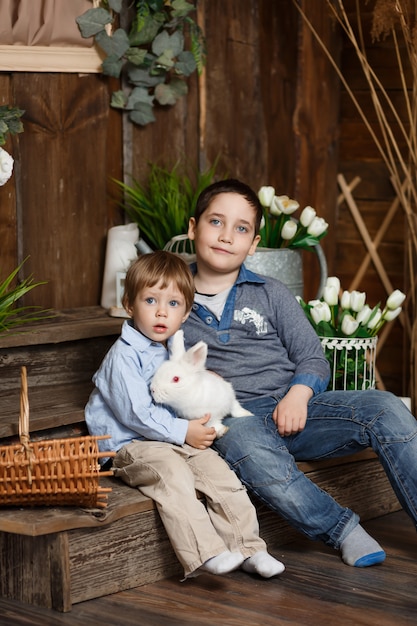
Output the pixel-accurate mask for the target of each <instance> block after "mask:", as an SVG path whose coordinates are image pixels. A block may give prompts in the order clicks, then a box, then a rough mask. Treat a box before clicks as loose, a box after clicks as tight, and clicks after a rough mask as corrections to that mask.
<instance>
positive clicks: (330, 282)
mask: <svg viewBox="0 0 417 626" xmlns="http://www.w3.org/2000/svg"><path fill="white" fill-rule="evenodd" d="M326 285H327V286H328V287H334V288H335V289H336V291H337V293H339V291H340V280H339V278H338V277H337V276H328V278H327V280H326Z"/></svg>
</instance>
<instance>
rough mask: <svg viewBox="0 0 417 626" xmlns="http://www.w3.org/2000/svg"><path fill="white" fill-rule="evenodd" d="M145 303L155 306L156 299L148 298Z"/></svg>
mask: <svg viewBox="0 0 417 626" xmlns="http://www.w3.org/2000/svg"><path fill="white" fill-rule="evenodd" d="M145 302H146V303H147V304H155V298H151V297H149V298H146V300H145Z"/></svg>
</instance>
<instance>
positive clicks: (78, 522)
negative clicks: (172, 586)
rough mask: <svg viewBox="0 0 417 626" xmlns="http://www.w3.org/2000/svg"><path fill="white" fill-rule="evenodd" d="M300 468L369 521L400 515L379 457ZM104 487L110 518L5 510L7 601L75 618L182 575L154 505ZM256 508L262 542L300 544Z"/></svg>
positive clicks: (2, 576)
mask: <svg viewBox="0 0 417 626" xmlns="http://www.w3.org/2000/svg"><path fill="white" fill-rule="evenodd" d="M299 466H300V468H301V469H302V470H303V471H305V472H306V474H307V475H308V476H309V477H310V478H311V479H312V480H314V481H315V482H316V483H317V484H318V485H319V486H320V487H322V488H323V489H325V490H327V491H328V492H329V493H330V494H331V495H333V496H334V497H335V498H336V499H337V500H338V501H339V502H340V503H341V504H342V505H343V506H349V507H351V508H352V509H354V510H355V511H356V512H357V513H358V514H359V515H360V516H361V518H362V520H367V519H372V518H374V517H379V516H380V515H383V514H386V513H391V512H394V511H398V510H400V506H399V504H398V501H397V499H396V497H395V495H394V493H393V491H392V489H391V486H390V484H389V482H388V480H387V478H386V476H385V473H384V472H383V470H382V468H381V466H380V464H379V462H378V460H377V459H376V458H375V455H374V454H373V453H372V452H371V451H368V450H367V451H364V452H362V453H360V454H356V455H353V456H351V457H347V458H345V459H339V460H336V459H335V460H331V461H319V462H315V463H308V464H306V463H300V464H299ZM101 484H102V486H111V487H112V492H111V493H110V494H109V503H108V507H107V509H104V510H103V509H91V510H85V509H80V508H75V507H54V508H48V507H34V508H19V509H17V508H13V507H7V508H3V509H1V510H0V595H1V596H3V597H7V598H14V599H15V600H18V601H22V602H27V603H30V604H38V605H40V606H44V607H53V608H55V609H57V610H59V611H69V610H71V606H72V604H75V603H78V602H82V601H84V600H88V599H91V598H95V597H99V596H102V595H107V594H111V593H115V592H117V591H121V590H123V589H130V588H133V587H137V586H139V585H143V584H146V583H150V582H155V581H157V580H161V579H163V578H167V577H169V576H173V575H178V576H181V575H182V572H181V567H180V565H179V563H178V561H177V559H176V557H175V554H174V552H173V550H172V548H171V545H170V543H169V540H168V537H167V535H166V532H165V529H164V527H163V525H162V523H161V520H160V518H159V515H158V513H157V510H156V507H155V505H154V503H153V501H152V500H150V499H149V498H146V497H145V496H143V495H142V494H141V493H140V492H139V491H138V490H136V489H133V488H131V487H128V486H126V485H124V484H123V483H121V482H120V481H119V480H118V479H116V478H105V479H102V481H101ZM370 485H371V492H370ZM370 493H371V495H372V497H370ZM253 502H254V504H255V506H256V509H257V513H258V518H259V524H260V533H261V536H262V537H263V538H264V539H265V541H266V542H267V544H268V545H269V546H270V547H272V546H275V547H277V546H280V545H283V544H286V543H289V542H291V541H293V540H294V539H296V538H297V536H298V535H297V532H296V531H295V530H294V529H292V528H291V527H290V526H289V525H288V524H287V523H286V522H285V521H284V520H283V519H281V518H280V517H279V516H278V515H277V514H276V513H273V512H272V511H271V510H269V509H268V508H267V507H266V506H265V505H263V504H261V503H260V502H258V501H257V500H256V498H253ZM115 563H117V564H119V565H120V564H122V565H120V567H119V566H117V567H115ZM22 580H25V581H26V583H25V585H22V584H21V581H22Z"/></svg>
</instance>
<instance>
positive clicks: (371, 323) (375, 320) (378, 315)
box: [367, 309, 382, 330]
mask: <svg viewBox="0 0 417 626" xmlns="http://www.w3.org/2000/svg"><path fill="white" fill-rule="evenodd" d="M381 317H382V311H381V310H380V309H378V310H377V311H376V313H375V315H374V317H373V318H372V319H371V320H369V322H368V324H367V328H369V330H373V329H374V328H375V326H377V324H379V322H380V321H381Z"/></svg>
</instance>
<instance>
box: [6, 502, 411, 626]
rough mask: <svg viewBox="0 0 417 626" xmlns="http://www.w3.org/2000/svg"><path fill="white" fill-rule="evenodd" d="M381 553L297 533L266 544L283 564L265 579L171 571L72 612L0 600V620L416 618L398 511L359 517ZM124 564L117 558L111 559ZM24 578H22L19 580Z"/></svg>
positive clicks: (261, 625) (232, 624)
mask: <svg viewBox="0 0 417 626" xmlns="http://www.w3.org/2000/svg"><path fill="white" fill-rule="evenodd" d="M364 527H365V528H366V529H367V530H368V531H369V532H371V533H372V534H373V536H374V537H375V538H376V539H377V540H379V541H380V543H381V544H382V545H383V546H384V548H385V550H386V552H387V555H388V556H387V560H386V561H385V563H383V564H382V565H379V566H374V567H370V568H366V569H357V568H353V567H348V566H346V565H344V564H343V563H342V562H341V561H340V560H339V556H338V553H337V552H335V551H334V550H332V549H330V548H327V547H326V546H323V545H322V544H320V543H313V542H310V541H308V540H305V539H303V538H300V540H298V541H297V542H295V543H292V544H289V545H286V546H283V547H281V548H280V549H279V550H271V552H272V553H273V554H274V555H275V556H276V557H277V558H280V559H281V560H283V561H284V562H285V564H286V567H287V569H286V571H285V572H284V574H282V575H281V576H280V577H277V578H274V579H270V580H263V579H260V578H257V577H255V576H250V575H248V574H245V573H244V572H242V571H237V572H233V573H231V574H229V575H227V576H222V577H220V576H219V577H216V576H210V575H208V574H207V575H203V576H200V577H198V578H196V579H190V580H187V581H186V582H183V583H181V582H180V581H179V580H178V578H171V579H168V580H164V581H161V582H158V583H155V584H150V585H145V586H143V587H138V588H136V589H132V590H130V591H123V592H120V593H118V594H115V595H112V596H107V597H104V598H99V599H97V600H90V601H87V602H83V603H80V604H77V605H74V606H73V608H72V611H71V612H70V613H65V614H63V613H58V612H56V611H53V610H47V609H39V608H36V607H32V606H28V605H24V604H19V603H17V602H13V601H7V600H4V599H0V624H1V626H15V625H19V626H23V625H25V626H49V625H51V626H60V625H68V626H80V625H82V626H97V625H98V624H100V625H106V626H131V625H132V626H133V625H135V626H188V625H189V626H200V625H201V626H212V625H216V626H217V625H219V626H281V624H282V625H286V626H287V625H295V624H296V625H298V626H403V625H406V624H413V625H415V624H417V536H416V532H415V529H414V528H413V525H412V523H411V522H410V520H409V518H408V517H407V516H406V515H405V513H403V512H402V511H400V512H398V513H392V514H390V515H386V516H384V517H381V518H379V519H376V520H372V521H370V522H367V523H364ZM115 566H116V567H123V563H118V564H117V565H116V564H115ZM22 584H24V582H23V581H22Z"/></svg>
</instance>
